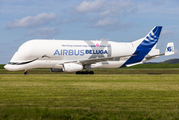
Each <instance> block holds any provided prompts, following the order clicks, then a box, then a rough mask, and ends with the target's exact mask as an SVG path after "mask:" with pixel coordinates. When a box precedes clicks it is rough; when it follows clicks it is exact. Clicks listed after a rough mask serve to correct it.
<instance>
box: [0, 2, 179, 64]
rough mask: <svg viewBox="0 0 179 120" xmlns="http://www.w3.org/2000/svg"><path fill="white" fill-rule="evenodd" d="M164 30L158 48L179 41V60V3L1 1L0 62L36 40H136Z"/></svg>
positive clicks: (177, 54)
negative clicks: (156, 29)
mask: <svg viewBox="0 0 179 120" xmlns="http://www.w3.org/2000/svg"><path fill="white" fill-rule="evenodd" d="M154 26H163V29H162V33H161V36H160V39H159V42H158V46H157V48H159V49H161V53H163V52H165V48H166V45H167V43H168V42H174V43H175V52H176V54H175V55H172V56H168V57H165V56H164V57H161V58H158V59H155V60H152V62H154V61H155V62H161V61H164V60H167V59H172V58H179V52H178V50H179V0H150V1H149V0H148V1H144V0H0V64H5V63H8V62H9V61H10V59H11V57H12V56H13V54H14V53H15V52H16V51H17V49H18V48H19V46H20V45H21V44H22V43H24V42H26V41H28V40H31V39H61V40H62V39H63V40H67V39H71V40H100V39H108V40H111V41H116V42H132V41H134V40H137V39H139V38H142V37H144V36H145V35H146V34H147V33H148V32H149V31H150V30H151V29H152V28H153V27H154Z"/></svg>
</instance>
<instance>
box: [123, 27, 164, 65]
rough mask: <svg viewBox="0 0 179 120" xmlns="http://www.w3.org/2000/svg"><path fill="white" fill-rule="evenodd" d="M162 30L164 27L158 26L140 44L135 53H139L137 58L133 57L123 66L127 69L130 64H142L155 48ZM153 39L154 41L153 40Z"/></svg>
mask: <svg viewBox="0 0 179 120" xmlns="http://www.w3.org/2000/svg"><path fill="white" fill-rule="evenodd" d="M161 30H162V26H156V27H155V28H154V29H153V30H152V31H151V32H150V33H149V34H148V35H147V36H146V37H145V38H144V40H143V41H142V42H141V44H139V46H138V47H137V49H136V51H135V52H134V53H138V54H137V55H136V56H131V57H130V58H129V59H128V60H127V61H126V62H125V63H124V64H123V65H122V67H125V66H126V65H128V64H133V63H137V62H141V61H142V60H143V59H144V57H145V56H146V55H147V54H148V53H149V52H150V50H151V49H152V48H153V47H154V46H155V44H156V43H157V42H158V39H159V36H160V32H161ZM151 38H152V39H151Z"/></svg>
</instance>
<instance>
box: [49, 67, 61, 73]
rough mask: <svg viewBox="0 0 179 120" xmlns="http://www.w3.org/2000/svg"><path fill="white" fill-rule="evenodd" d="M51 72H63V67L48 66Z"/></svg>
mask: <svg viewBox="0 0 179 120" xmlns="http://www.w3.org/2000/svg"><path fill="white" fill-rule="evenodd" d="M50 71H51V72H64V71H63V69H57V68H50Z"/></svg>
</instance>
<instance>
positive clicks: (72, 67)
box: [63, 63, 83, 72]
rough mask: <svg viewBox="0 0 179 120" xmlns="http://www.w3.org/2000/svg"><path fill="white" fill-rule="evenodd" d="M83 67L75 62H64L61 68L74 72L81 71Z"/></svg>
mask: <svg viewBox="0 0 179 120" xmlns="http://www.w3.org/2000/svg"><path fill="white" fill-rule="evenodd" d="M82 69H83V66H82V65H80V64H76V63H66V64H64V67H63V70H64V71H65V72H75V71H81V70H82Z"/></svg>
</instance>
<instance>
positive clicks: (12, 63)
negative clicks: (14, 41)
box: [8, 62, 18, 65]
mask: <svg viewBox="0 0 179 120" xmlns="http://www.w3.org/2000/svg"><path fill="white" fill-rule="evenodd" d="M8 64H10V65H17V64H18V63H16V62H9V63H8Z"/></svg>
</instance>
